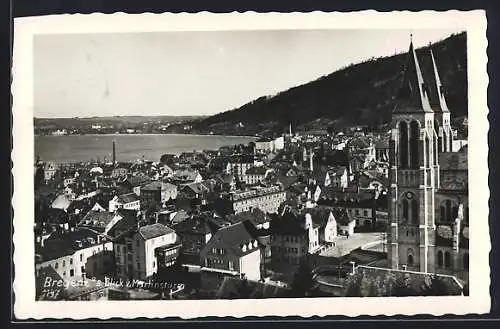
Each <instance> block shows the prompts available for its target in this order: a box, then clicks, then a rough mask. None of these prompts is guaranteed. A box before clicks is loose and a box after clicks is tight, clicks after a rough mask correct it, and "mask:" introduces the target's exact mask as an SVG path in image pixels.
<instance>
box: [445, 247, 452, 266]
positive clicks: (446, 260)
mask: <svg viewBox="0 0 500 329" xmlns="http://www.w3.org/2000/svg"><path fill="white" fill-rule="evenodd" d="M450 266H451V256H450V253H449V252H448V251H447V252H445V253H444V267H446V268H449V267H450Z"/></svg>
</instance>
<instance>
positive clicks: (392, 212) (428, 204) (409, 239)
mask: <svg viewBox="0 0 500 329" xmlns="http://www.w3.org/2000/svg"><path fill="white" fill-rule="evenodd" d="M429 93H430V91H429V85H428V84H426V82H425V81H424V78H423V75H422V71H421V68H420V64H419V61H418V59H417V55H416V52H415V49H414V47H413V41H412V42H410V49H409V51H408V57H407V63H406V67H405V71H404V79H403V84H402V86H401V89H400V91H399V93H398V95H397V101H396V106H395V107H394V110H393V113H392V124H391V127H392V129H391V138H390V142H389V144H390V145H389V150H390V159H389V162H390V165H389V166H390V168H389V180H390V184H391V186H390V189H389V203H390V204H389V221H390V229H389V234H388V261H389V265H390V267H391V268H395V269H398V268H399V269H402V268H405V267H406V268H407V269H408V270H413V271H419V272H433V271H434V254H435V252H434V248H435V246H434V245H435V231H436V227H435V221H434V217H435V215H434V209H435V208H434V194H435V190H436V180H437V179H439V177H438V176H439V172H438V173H436V172H435V164H437V158H438V157H437V150H436V146H437V141H436V134H435V129H434V120H435V117H434V111H433V109H432V107H431V104H430V101H429Z"/></svg>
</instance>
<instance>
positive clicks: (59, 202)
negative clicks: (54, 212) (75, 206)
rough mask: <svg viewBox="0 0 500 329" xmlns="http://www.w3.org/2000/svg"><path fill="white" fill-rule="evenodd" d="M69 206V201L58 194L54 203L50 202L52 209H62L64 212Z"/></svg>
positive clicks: (64, 196)
mask: <svg viewBox="0 0 500 329" xmlns="http://www.w3.org/2000/svg"><path fill="white" fill-rule="evenodd" d="M70 205H71V201H69V200H68V198H67V197H66V195H64V194H59V195H58V196H57V197H56V198H55V200H54V201H52V204H51V205H50V206H51V207H52V208H55V209H62V210H66V209H68V207H69V206H70Z"/></svg>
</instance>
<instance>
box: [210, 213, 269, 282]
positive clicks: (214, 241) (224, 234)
mask: <svg viewBox="0 0 500 329" xmlns="http://www.w3.org/2000/svg"><path fill="white" fill-rule="evenodd" d="M200 256H201V262H202V266H203V267H202V271H206V272H219V273H223V274H227V275H232V276H240V277H245V278H247V279H249V280H256V281H257V280H260V279H261V272H260V268H261V266H260V265H261V264H260V262H261V249H260V246H259V242H258V240H257V239H256V238H255V237H253V236H252V235H251V234H250V233H249V232H248V230H247V229H246V227H245V225H243V223H237V224H233V225H230V226H227V227H223V228H221V229H219V230H218V231H217V232H215V233H214V234H213V236H212V238H211V239H210V240H209V241H208V243H207V244H206V245H205V246H204V247H203V249H202V250H201V252H200Z"/></svg>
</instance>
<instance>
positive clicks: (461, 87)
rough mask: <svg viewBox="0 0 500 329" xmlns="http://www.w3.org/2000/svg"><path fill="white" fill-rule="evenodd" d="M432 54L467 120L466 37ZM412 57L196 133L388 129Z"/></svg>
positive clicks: (347, 74) (387, 60)
mask: <svg viewBox="0 0 500 329" xmlns="http://www.w3.org/2000/svg"><path fill="white" fill-rule="evenodd" d="M432 50H433V53H434V57H435V59H436V62H437V65H438V68H439V71H440V76H441V81H442V83H443V86H444V88H445V92H446V98H447V102H448V107H449V108H450V111H451V112H452V117H458V116H464V115H467V42H466V33H465V32H462V33H460V34H455V35H452V36H450V37H448V38H446V39H444V40H442V41H439V42H437V43H435V44H433V45H432ZM428 51H429V49H428V47H425V48H420V49H417V56H418V58H419V61H420V64H421V66H422V69H423V70H426V69H429V67H430V68H432V66H430V65H432V64H431V63H430V60H429V56H423V52H428ZM406 56H407V54H406V53H401V54H397V55H394V56H390V57H383V58H378V59H371V60H367V61H365V62H362V63H359V64H353V65H350V66H348V67H346V68H344V69H341V70H339V71H336V72H333V73H331V74H329V75H326V76H323V77H321V78H319V79H317V80H315V81H312V82H309V83H306V84H304V85H301V86H298V87H294V88H291V89H289V90H287V91H283V92H281V93H279V94H277V95H275V96H273V97H269V96H263V97H260V98H258V99H256V100H254V101H252V102H250V103H247V104H245V105H243V106H241V107H240V108H237V109H234V110H231V111H227V112H223V113H220V114H217V115H214V116H211V117H209V118H206V119H204V120H201V121H199V122H198V123H197V124H196V126H195V129H196V130H198V131H205V132H208V131H214V132H217V133H235V132H236V133H240V134H241V133H242V132H244V133H246V134H249V133H252V134H255V133H262V132H263V131H266V130H267V131H269V132H270V131H275V132H281V131H284V130H285V129H287V127H288V125H289V123H290V122H291V123H293V125H294V127H303V128H307V129H325V128H326V127H325V125H328V126H346V125H352V124H360V125H374V124H376V125H380V124H383V123H385V122H388V121H389V120H390V118H391V111H392V109H393V107H394V102H395V101H394V96H395V95H396V94H397V91H398V89H399V87H400V85H401V82H402V79H403V69H404V65H405V62H406V58H407V57H406ZM240 123H241V124H240Z"/></svg>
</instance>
